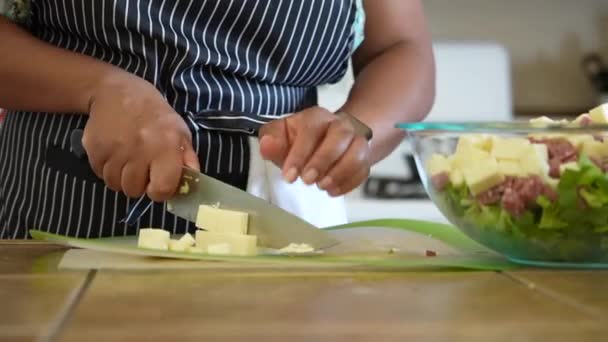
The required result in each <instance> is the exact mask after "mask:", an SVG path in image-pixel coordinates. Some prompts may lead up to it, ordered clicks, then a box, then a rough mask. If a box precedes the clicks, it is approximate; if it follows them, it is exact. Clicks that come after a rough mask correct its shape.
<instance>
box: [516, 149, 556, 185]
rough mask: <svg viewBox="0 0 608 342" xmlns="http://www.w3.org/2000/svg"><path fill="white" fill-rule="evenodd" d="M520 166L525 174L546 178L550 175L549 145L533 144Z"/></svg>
mask: <svg viewBox="0 0 608 342" xmlns="http://www.w3.org/2000/svg"><path fill="white" fill-rule="evenodd" d="M519 162H520V164H521V167H522V170H523V172H524V174H526V175H538V176H543V177H544V176H545V175H548V174H549V150H548V149H547V145H544V144H532V145H530V147H529V148H528V152H527V153H525V154H524V155H523V156H522V157H521V159H520V161H519Z"/></svg>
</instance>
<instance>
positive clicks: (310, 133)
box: [282, 120, 329, 183]
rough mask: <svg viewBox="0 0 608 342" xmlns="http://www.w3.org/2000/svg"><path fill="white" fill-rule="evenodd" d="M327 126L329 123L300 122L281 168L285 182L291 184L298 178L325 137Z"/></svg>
mask: <svg viewBox="0 0 608 342" xmlns="http://www.w3.org/2000/svg"><path fill="white" fill-rule="evenodd" d="M328 126H329V122H315V121H304V120H302V121H300V122H299V123H298V126H296V127H297V128H296V132H295V138H294V140H293V143H292V144H291V147H290V148H289V152H288V153H287V157H286V158H285V162H284V163H283V167H282V169H283V177H284V178H285V180H286V181H287V182H289V183H293V182H294V181H295V180H296V179H297V178H298V176H299V175H300V172H301V171H302V169H303V168H304V165H306V163H307V162H308V159H309V158H310V156H311V155H312V154H313V152H314V151H315V149H316V148H317V146H318V145H319V143H320V141H321V140H322V139H323V137H324V136H325V132H326V131H327V127H328Z"/></svg>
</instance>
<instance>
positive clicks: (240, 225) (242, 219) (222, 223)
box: [196, 205, 249, 234]
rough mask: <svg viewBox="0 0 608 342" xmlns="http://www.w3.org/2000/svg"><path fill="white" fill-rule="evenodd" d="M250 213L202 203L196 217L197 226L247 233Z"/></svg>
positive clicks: (206, 228)
mask: <svg viewBox="0 0 608 342" xmlns="http://www.w3.org/2000/svg"><path fill="white" fill-rule="evenodd" d="M248 222H249V214H247V213H244V212H240V211H233V210H226V209H220V208H214V207H212V206H208V205H201V206H200V207H199V209H198V215H197V217H196V226H197V227H198V228H201V229H204V230H206V231H209V232H214V233H226V234H247V225H248Z"/></svg>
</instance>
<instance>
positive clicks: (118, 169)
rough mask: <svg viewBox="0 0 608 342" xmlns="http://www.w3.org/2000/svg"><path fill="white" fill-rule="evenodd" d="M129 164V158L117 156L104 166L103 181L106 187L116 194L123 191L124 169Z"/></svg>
mask: <svg viewBox="0 0 608 342" xmlns="http://www.w3.org/2000/svg"><path fill="white" fill-rule="evenodd" d="M126 163H127V158H126V157H125V156H123V155H121V154H116V155H114V156H113V157H112V158H110V159H108V161H107V162H106V163H105V164H104V165H103V181H104V182H105V183H106V186H107V187H108V188H109V189H111V190H113V191H116V192H120V191H122V181H121V178H122V169H123V168H124V166H125V164H126Z"/></svg>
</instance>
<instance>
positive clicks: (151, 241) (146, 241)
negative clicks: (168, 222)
mask: <svg viewBox="0 0 608 342" xmlns="http://www.w3.org/2000/svg"><path fill="white" fill-rule="evenodd" d="M170 240H171V235H170V234H169V232H168V231H166V230H164V229H153V228H148V229H140V230H139V234H138V237H137V247H139V248H147V249H158V250H165V251H166V250H168V249H169V241H170Z"/></svg>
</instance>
